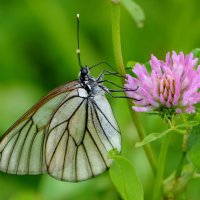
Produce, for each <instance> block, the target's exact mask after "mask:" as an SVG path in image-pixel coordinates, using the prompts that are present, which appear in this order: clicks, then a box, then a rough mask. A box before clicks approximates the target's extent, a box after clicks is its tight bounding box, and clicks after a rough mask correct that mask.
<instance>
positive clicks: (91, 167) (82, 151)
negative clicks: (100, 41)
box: [0, 20, 121, 182]
mask: <svg viewBox="0 0 200 200" xmlns="http://www.w3.org/2000/svg"><path fill="white" fill-rule="evenodd" d="M78 24H79V20H78ZM78 28H79V25H78ZM77 30H78V29H77ZM78 58H79V64H80V66H81V70H80V74H79V79H78V80H75V81H72V82H69V83H67V84H65V85H62V86H60V87H58V88H56V89H54V90H53V91H51V92H50V93H49V94H48V95H47V96H45V97H44V98H42V99H41V100H40V101H39V102H38V103H37V104H36V105H34V106H33V107H32V108H31V109H30V110H29V111H28V112H27V113H25V115H24V116H22V117H21V118H20V119H19V120H18V121H17V122H16V123H15V124H14V125H13V126H12V127H11V128H10V129H9V130H8V131H7V132H6V133H5V134H4V136H3V137H2V139H1V141H0V171H3V172H6V173H11V174H19V175H23V174H42V173H48V174H49V175H51V176H52V177H54V178H56V179H59V180H63V181H72V182H76V181H82V180H86V179H89V178H92V177H94V176H96V175H98V174H101V173H102V172H104V171H105V170H106V169H107V168H108V167H109V166H110V164H111V162H112V160H111V159H109V158H108V157H107V153H108V151H110V150H112V149H114V148H116V149H117V150H118V151H120V150H121V136H120V131H119V127H118V125H117V122H116V120H115V118H114V116H113V112H112V109H111V107H110V104H109V103H108V101H107V99H106V97H105V94H104V93H105V92H109V90H108V89H107V88H106V87H105V86H103V84H102V83H103V80H102V78H103V74H102V75H100V76H99V78H97V79H95V78H94V77H92V76H91V75H90V74H89V68H88V67H87V66H85V67H82V65H81V63H80V50H79V36H78Z"/></svg>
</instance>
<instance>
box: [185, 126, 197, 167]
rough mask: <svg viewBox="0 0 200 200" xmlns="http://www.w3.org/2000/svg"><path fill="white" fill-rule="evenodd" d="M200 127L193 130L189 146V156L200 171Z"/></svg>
mask: <svg viewBox="0 0 200 200" xmlns="http://www.w3.org/2000/svg"><path fill="white" fill-rule="evenodd" d="M199 149H200V125H198V126H195V127H193V128H192V130H191V133H190V137H189V144H188V156H189V158H190V160H191V161H192V163H193V164H194V165H195V167H197V168H198V170H200V151H199Z"/></svg>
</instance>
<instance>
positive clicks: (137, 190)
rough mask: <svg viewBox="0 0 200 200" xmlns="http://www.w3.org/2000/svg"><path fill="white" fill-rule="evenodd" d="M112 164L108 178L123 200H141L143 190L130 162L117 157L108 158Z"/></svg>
mask: <svg viewBox="0 0 200 200" xmlns="http://www.w3.org/2000/svg"><path fill="white" fill-rule="evenodd" d="M110 157H111V158H112V159H114V162H113V164H112V166H111V168H110V170H109V172H110V177H111V179H112V181H113V183H114V185H115V187H116V188H117V190H118V192H119V193H120V195H121V197H122V199H124V200H143V199H144V194H143V188H142V184H141V182H140V181H139V179H138V177H137V174H136V172H135V169H134V167H133V165H132V164H131V162H130V161H129V160H127V159H126V158H125V157H122V156H119V155H112V156H110Z"/></svg>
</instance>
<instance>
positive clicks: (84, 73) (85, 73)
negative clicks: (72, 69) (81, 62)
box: [81, 67, 88, 77]
mask: <svg viewBox="0 0 200 200" xmlns="http://www.w3.org/2000/svg"><path fill="white" fill-rule="evenodd" d="M87 74H88V69H87V68H86V67H84V68H82V69H81V76H82V77H84V76H86V75H87Z"/></svg>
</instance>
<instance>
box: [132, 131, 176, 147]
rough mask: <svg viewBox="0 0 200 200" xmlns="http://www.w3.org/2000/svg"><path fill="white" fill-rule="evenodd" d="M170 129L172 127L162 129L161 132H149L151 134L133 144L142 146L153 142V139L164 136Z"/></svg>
mask: <svg viewBox="0 0 200 200" xmlns="http://www.w3.org/2000/svg"><path fill="white" fill-rule="evenodd" d="M170 131H173V129H171V128H170V129H167V130H166V131H163V132H162V133H151V134H149V135H147V136H146V137H145V138H144V139H143V140H142V141H141V142H137V143H136V144H135V147H141V146H143V145H145V144H148V143H150V142H153V141H155V140H157V139H159V138H161V137H163V136H165V135H166V134H168V133H169V132H170Z"/></svg>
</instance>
